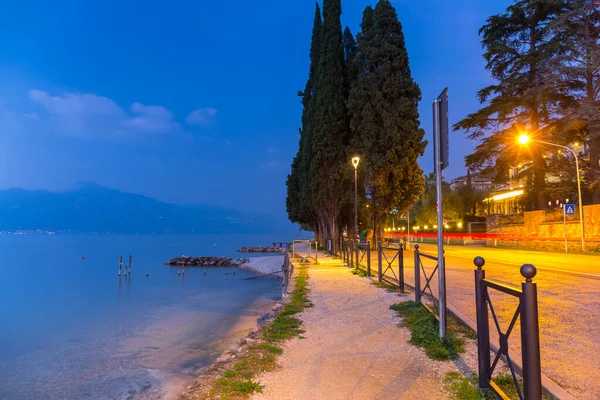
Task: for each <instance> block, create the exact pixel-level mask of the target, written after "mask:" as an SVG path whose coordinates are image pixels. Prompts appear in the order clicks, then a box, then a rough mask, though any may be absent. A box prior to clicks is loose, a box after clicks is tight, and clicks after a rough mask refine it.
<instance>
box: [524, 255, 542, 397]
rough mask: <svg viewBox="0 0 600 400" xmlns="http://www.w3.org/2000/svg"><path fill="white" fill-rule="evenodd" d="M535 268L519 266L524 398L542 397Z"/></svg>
mask: <svg viewBox="0 0 600 400" xmlns="http://www.w3.org/2000/svg"><path fill="white" fill-rule="evenodd" d="M535 274H536V269H535V267H534V266H533V265H531V264H525V265H523V266H522V267H521V275H523V277H524V278H526V279H525V282H523V283H522V284H521V289H522V291H523V295H522V298H521V348H522V351H523V395H524V397H525V400H534V399H535V400H537V399H541V398H542V367H541V362H540V327H539V321H538V306H537V285H536V284H535V283H533V282H532V279H533V277H534V276H535Z"/></svg>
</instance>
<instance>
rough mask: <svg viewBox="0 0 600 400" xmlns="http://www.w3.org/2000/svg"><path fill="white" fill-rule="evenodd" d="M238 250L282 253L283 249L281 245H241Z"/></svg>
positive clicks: (242, 251)
mask: <svg viewBox="0 0 600 400" xmlns="http://www.w3.org/2000/svg"><path fill="white" fill-rule="evenodd" d="M238 251H239V252H240V253H284V252H285V249H284V248H282V247H271V246H257V247H246V246H243V247H242V248H240V249H239V250H238Z"/></svg>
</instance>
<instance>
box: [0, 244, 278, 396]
mask: <svg viewBox="0 0 600 400" xmlns="http://www.w3.org/2000/svg"><path fill="white" fill-rule="evenodd" d="M272 239H273V237H266V236H265V237H261V236H242V235H236V236H234V235H215V236H204V235H198V236H166V235H165V236H70V235H56V236H46V235H39V236H38V235H21V236H14V235H6V236H0V399H19V400H21V399H23V400H24V399H150V398H169V397H171V398H172V397H173V396H175V395H176V394H177V393H178V392H179V391H180V390H181V389H182V388H184V387H185V386H186V385H188V384H190V383H191V382H192V381H193V376H195V374H196V373H197V372H198V371H199V370H200V369H202V368H203V367H206V366H208V365H210V364H211V363H212V362H213V361H214V359H215V358H216V357H218V356H219V355H220V353H221V352H222V351H223V350H224V349H225V348H227V347H228V346H229V345H230V344H231V343H232V342H233V341H235V337H236V336H242V335H243V334H244V333H245V332H246V330H247V329H248V324H249V323H253V322H255V321H256V318H257V317H260V316H261V315H262V314H264V312H266V311H267V309H266V307H267V306H268V305H269V304H270V300H272V299H275V298H277V297H278V296H279V295H280V281H278V280H276V279H271V278H262V279H252V280H244V278H248V277H251V276H253V275H252V274H250V273H248V272H246V271H243V270H240V269H234V268H211V269H208V271H207V275H206V276H204V274H203V270H202V269H196V268H188V269H186V273H185V277H181V276H178V275H177V268H170V267H167V266H165V265H163V263H164V262H165V261H167V260H168V259H169V258H172V257H176V256H179V255H181V254H185V255H215V256H228V257H242V256H243V255H242V254H240V253H237V252H236V249H237V248H239V247H240V246H242V245H246V246H253V245H268V244H270V243H271V242H272ZM275 239H276V240H284V239H286V238H275ZM129 254H131V255H132V256H133V263H132V269H131V272H132V274H131V277H128V278H127V279H125V278H123V277H121V279H119V278H118V276H117V275H118V261H119V256H120V255H122V256H123V259H124V264H126V261H127V258H128V256H129ZM82 256H84V257H85V259H83V260H82V258H81V257H82ZM234 271H235V275H233V272H234ZM147 274H148V275H149V276H146V275H147Z"/></svg>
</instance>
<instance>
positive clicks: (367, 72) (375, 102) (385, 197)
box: [348, 0, 426, 237]
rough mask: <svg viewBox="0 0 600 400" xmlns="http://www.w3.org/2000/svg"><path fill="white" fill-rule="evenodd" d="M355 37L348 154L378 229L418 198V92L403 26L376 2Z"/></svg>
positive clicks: (384, 2)
mask: <svg viewBox="0 0 600 400" xmlns="http://www.w3.org/2000/svg"><path fill="white" fill-rule="evenodd" d="M361 28H362V32H361V34H360V35H359V36H358V55H357V61H356V62H357V68H356V69H357V71H359V72H358V75H357V77H356V79H355V80H354V81H353V83H352V85H351V89H350V96H349V99H348V113H349V116H350V128H351V132H352V142H351V143H352V146H351V147H352V148H353V149H355V150H356V151H357V152H358V153H359V154H362V155H363V160H362V161H361V162H362V163H363V170H365V171H367V172H366V175H367V176H366V182H367V191H368V195H369V197H370V198H371V201H372V203H373V207H374V210H375V212H376V215H377V221H378V224H379V229H378V230H379V236H380V237H381V234H382V229H381V228H382V225H383V223H384V221H385V219H386V216H387V214H388V213H389V211H390V210H391V209H394V208H396V209H398V210H399V211H400V212H406V211H408V209H409V208H410V207H411V206H412V205H413V204H414V203H415V202H416V201H417V200H418V198H419V196H420V195H421V193H422V192H423V187H424V180H423V176H422V175H423V171H422V170H421V168H420V167H419V165H418V163H417V158H418V157H419V156H420V155H422V154H423V152H424V150H425V146H426V142H424V141H423V136H424V134H425V133H424V131H423V130H422V129H421V128H420V127H419V125H420V123H419V113H418V110H417V107H418V102H419V101H420V100H421V90H420V89H419V86H418V85H417V84H416V83H415V81H414V80H413V78H412V76H411V71H410V67H409V59H408V52H407V50H406V45H405V40H404V34H403V32H402V25H401V24H400V22H399V21H398V16H397V14H396V10H395V9H394V7H393V6H392V5H391V3H390V2H389V1H387V0H381V1H379V3H378V4H377V6H376V7H375V10H372V9H371V8H370V7H367V9H366V10H365V12H364V14H363V21H362V24H361Z"/></svg>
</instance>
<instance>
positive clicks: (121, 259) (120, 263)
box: [119, 256, 123, 277]
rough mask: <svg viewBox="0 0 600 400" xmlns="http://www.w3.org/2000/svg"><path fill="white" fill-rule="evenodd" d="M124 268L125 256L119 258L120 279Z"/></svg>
mask: <svg viewBox="0 0 600 400" xmlns="http://www.w3.org/2000/svg"><path fill="white" fill-rule="evenodd" d="M122 268H123V256H119V277H121V269H122Z"/></svg>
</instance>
